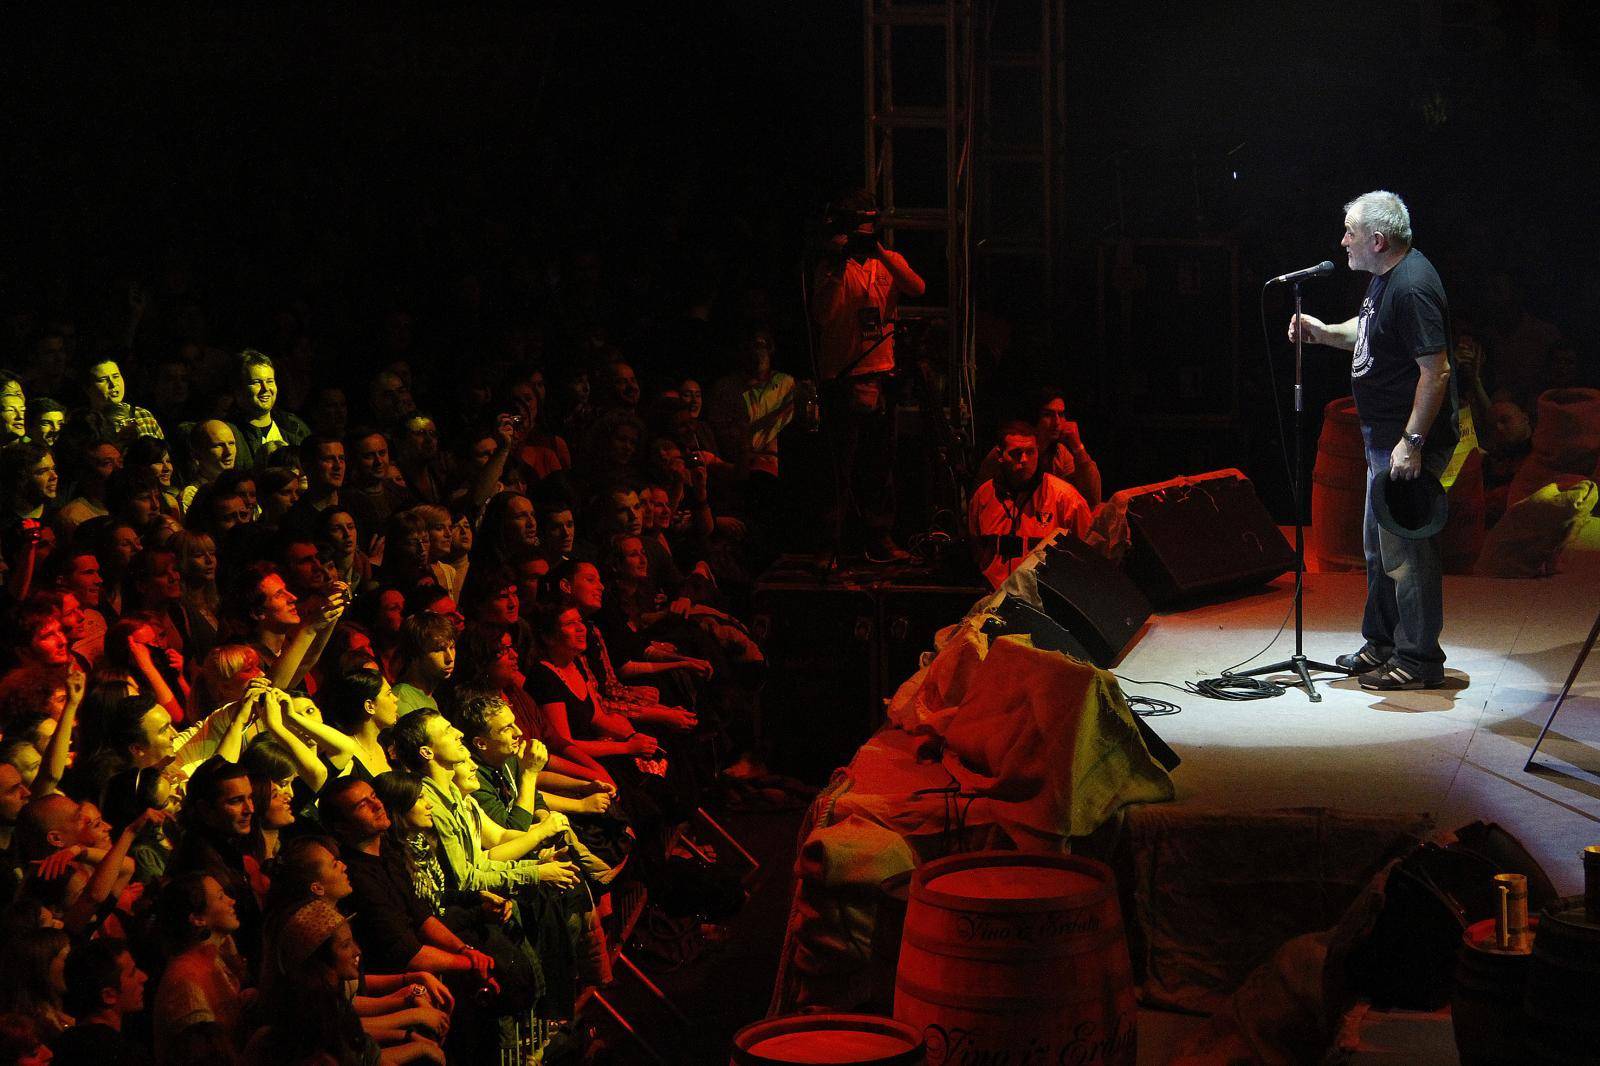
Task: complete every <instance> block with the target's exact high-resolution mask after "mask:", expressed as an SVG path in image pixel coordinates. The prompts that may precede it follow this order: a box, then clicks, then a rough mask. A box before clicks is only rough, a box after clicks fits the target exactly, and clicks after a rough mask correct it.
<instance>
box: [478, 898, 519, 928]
mask: <svg viewBox="0 0 1600 1066" xmlns="http://www.w3.org/2000/svg"><path fill="white" fill-rule="evenodd" d="M478 898H479V899H481V900H482V901H483V902H482V904H481V906H482V908H483V913H484V914H486V915H488V916H489V918H490V919H491V920H492V921H494V922H496V923H498V924H500V925H505V924H506V923H507V922H509V921H510V920H511V901H510V900H509V899H506V898H505V897H504V896H497V895H495V894H494V893H493V892H479V893H478Z"/></svg>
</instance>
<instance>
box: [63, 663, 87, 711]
mask: <svg viewBox="0 0 1600 1066" xmlns="http://www.w3.org/2000/svg"><path fill="white" fill-rule="evenodd" d="M87 686H88V678H86V677H84V676H83V671H82V670H79V669H78V668H77V667H76V666H74V667H73V668H72V669H70V670H68V671H67V706H69V707H76V706H78V704H80V703H82V702H83V693H84V689H85V688H86V687H87Z"/></svg>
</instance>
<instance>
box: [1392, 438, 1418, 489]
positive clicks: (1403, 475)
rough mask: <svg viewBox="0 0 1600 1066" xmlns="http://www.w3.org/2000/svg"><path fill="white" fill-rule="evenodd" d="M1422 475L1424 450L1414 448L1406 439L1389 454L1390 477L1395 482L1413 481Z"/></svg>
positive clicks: (1402, 439)
mask: <svg viewBox="0 0 1600 1066" xmlns="http://www.w3.org/2000/svg"><path fill="white" fill-rule="evenodd" d="M1421 473H1422V449H1421V448H1413V447H1412V446H1411V445H1410V444H1408V443H1407V442H1406V440H1405V438H1404V437H1402V438H1400V443H1399V444H1396V445H1395V446H1394V451H1392V452H1390V453H1389V477H1390V478H1391V479H1393V480H1395V481H1411V480H1412V479H1414V478H1416V477H1417V476H1418V475H1420V474H1421Z"/></svg>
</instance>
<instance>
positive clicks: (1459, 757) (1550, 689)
mask: <svg viewBox="0 0 1600 1066" xmlns="http://www.w3.org/2000/svg"><path fill="white" fill-rule="evenodd" d="M1293 580H1294V579H1293V576H1292V575H1289V576H1286V577H1284V578H1282V579H1281V580H1279V581H1278V582H1276V583H1275V584H1273V585H1272V586H1270V587H1269V588H1267V589H1265V590H1262V591H1259V592H1257V593H1254V594H1252V595H1248V596H1246V597H1243V598H1241V599H1234V600H1230V601H1228V602H1225V603H1218V604H1214V605H1209V606H1202V607H1196V608H1191V609H1189V610H1187V611H1183V612H1181V613H1174V614H1161V615H1155V616H1153V617H1152V618H1151V619H1150V622H1149V624H1148V625H1147V627H1146V628H1145V630H1144V631H1143V633H1142V634H1141V635H1140V636H1139V638H1138V640H1137V642H1136V643H1135V644H1134V645H1133V646H1132V647H1131V648H1130V649H1129V650H1128V652H1127V654H1126V655H1125V656H1124V657H1123V659H1122V661H1121V663H1120V664H1119V665H1118V666H1117V667H1116V673H1117V674H1118V675H1119V676H1120V677H1121V678H1123V679H1124V680H1123V682H1122V687H1123V691H1124V692H1125V693H1127V694H1129V695H1147V696H1153V697H1156V698H1159V699H1165V700H1170V701H1171V702H1174V703H1177V704H1178V705H1179V706H1181V707H1182V708H1183V710H1182V712H1181V713H1179V714H1176V715H1170V716H1165V717H1160V718H1152V719H1149V724H1150V725H1151V726H1153V727H1154V728H1155V730H1156V732H1157V733H1159V734H1160V735H1161V736H1162V738H1163V739H1165V740H1166V741H1167V742H1168V743H1169V744H1171V745H1172V746H1173V747H1174V748H1175V749H1176V750H1177V751H1178V753H1179V754H1180V755H1181V756H1182V757H1183V764H1182V765H1181V766H1179V767H1178V768H1177V770H1176V771H1174V773H1173V779H1174V781H1175V782H1176V784H1177V788H1178V797H1177V803H1179V804H1194V805H1196V806H1200V807H1206V808H1211V809H1218V808H1220V809H1231V810H1254V809H1263V808H1272V807H1299V806H1326V807H1338V808H1343V809H1346V810H1354V811H1374V812H1378V811H1381V812H1402V811H1404V812H1413V811H1414V812H1428V813H1431V814H1432V815H1433V816H1434V818H1435V821H1436V824H1437V825H1438V826H1439V827H1440V828H1441V829H1453V828H1455V827H1456V826H1458V825H1461V824H1464V823H1467V822H1471V821H1474V820H1479V819H1481V820H1483V821H1494V822H1499V823H1500V824H1501V825H1502V826H1504V827H1505V828H1506V829H1508V830H1510V831H1511V832H1512V833H1514V834H1515V835H1516V836H1517V837H1519V838H1520V839H1521V840H1522V842H1523V843H1524V844H1525V845H1527V847H1528V848H1529V849H1530V850H1531V851H1532V852H1533V853H1534V855H1535V857H1537V858H1538V860H1539V861H1540V862H1541V863H1542V864H1543V865H1544V867H1545V869H1546V871H1547V872H1548V873H1549V874H1550V876H1551V878H1552V879H1553V880H1554V881H1555V883H1556V885H1557V887H1558V888H1559V889H1561V891H1562V892H1564V893H1572V892H1579V891H1581V890H1582V877H1583V875H1582V865H1581V863H1580V861H1579V858H1578V853H1579V851H1580V850H1581V849H1582V847H1583V846H1584V845H1587V844H1594V843H1600V654H1597V655H1593V656H1591V657H1590V661H1589V663H1588V664H1587V665H1586V667H1585V669H1584V671H1583V672H1582V673H1581V674H1580V675H1579V678H1578V681H1577V683H1576V684H1575V685H1574V686H1573V690H1572V694H1571V695H1570V696H1568V698H1567V701H1566V703H1565V704H1564V705H1563V707H1562V709H1561V713H1560V715H1559V716H1558V717H1557V718H1556V722H1555V726H1554V728H1553V729H1552V730H1551V733H1550V735H1549V736H1548V737H1547V738H1546V739H1545V742H1544V744H1543V746H1542V747H1541V748H1540V751H1539V757H1538V763H1539V765H1540V766H1542V767H1543V769H1542V770H1539V771H1537V772H1533V773H1528V772H1525V771H1524V770H1523V763H1524V762H1526V760H1527V758H1528V753H1529V751H1530V749H1531V748H1532V747H1533V742H1534V739H1535V738H1536V737H1537V736H1538V733H1539V728H1540V727H1541V726H1542V725H1543V724H1544V721H1545V719H1546V718H1547V717H1548V716H1549V714H1550V709H1551V707H1552V706H1553V705H1554V702H1555V698H1556V696H1557V694H1558V693H1559V692H1560V688H1561V685H1562V683H1563V682H1564V681H1565V680H1566V677H1567V674H1568V672H1569V671H1570V670H1571V668H1572V664H1573V662H1574V661H1575V660H1576V658H1577V655H1578V651H1579V649H1580V648H1581V647H1582V645H1583V642H1584V640H1585V638H1587V636H1588V635H1589V630H1590V628H1591V627H1592V626H1593V624H1594V621H1595V617H1596V612H1597V611H1600V595H1597V593H1600V570H1596V569H1595V568H1593V567H1584V568H1583V569H1582V570H1581V571H1580V572H1578V573H1567V574H1561V575H1558V576H1556V577H1554V578H1546V579H1540V580H1506V579H1496V578H1480V577H1446V578H1445V632H1444V639H1443V644H1444V648H1445V654H1446V656H1447V657H1448V662H1447V663H1446V666H1445V669H1446V673H1447V675H1448V679H1447V687H1446V688H1444V689H1441V690H1436V691H1426V692H1394V693H1378V692H1368V691H1366V690H1364V689H1362V688H1361V687H1360V686H1359V685H1358V684H1356V681H1355V679H1354V678H1341V677H1340V676H1339V675H1336V674H1324V675H1320V680H1319V681H1318V683H1317V690H1318V691H1319V692H1320V693H1321V694H1322V697H1323V698H1322V702H1320V703H1312V702H1311V701H1310V700H1309V699H1307V698H1306V695H1305V692H1304V690H1303V688H1299V687H1297V688H1292V689H1290V690H1289V691H1288V692H1286V693H1285V694H1284V695H1282V696H1279V697H1277V698H1275V699H1265V700H1254V701H1247V702H1223V701H1218V700H1209V699H1204V698H1201V697H1199V696H1195V695H1192V694H1188V693H1181V692H1176V691H1174V690H1173V689H1170V688H1165V687H1163V686H1159V685H1149V684H1138V683H1135V680H1134V679H1137V680H1138V681H1171V682H1182V681H1185V680H1190V681H1192V680H1197V679H1200V678H1204V677H1212V676H1215V675H1217V674H1218V673H1220V672H1221V671H1222V670H1223V669H1225V668H1226V667H1229V666H1231V665H1233V664H1234V663H1237V662H1238V661H1239V660H1241V659H1243V658H1245V657H1246V656H1248V655H1253V654H1254V653H1255V652H1257V651H1258V650H1260V649H1261V647H1262V646H1263V645H1264V644H1266V642H1267V641H1268V640H1269V639H1270V638H1271V637H1272V634H1273V632H1274V631H1275V630H1276V629H1277V628H1278V625H1279V623H1280V622H1282V621H1283V620H1284V616H1285V613H1286V612H1287V611H1288V610H1289V608H1290V604H1291V602H1292V592H1293ZM1364 595H1365V578H1364V576H1363V575H1361V574H1307V575H1306V593H1305V652H1306V655H1307V656H1309V657H1310V658H1312V659H1319V660H1321V661H1323V662H1332V660H1333V659H1334V657H1335V656H1337V655H1340V654H1343V653H1344V652H1348V651H1353V650H1355V649H1356V648H1357V647H1359V646H1360V644H1361V637H1360V635H1359V627H1360V619H1361V606H1362V602H1363V597H1364ZM1293 626H1294V623H1293V619H1292V617H1291V618H1290V620H1289V623H1288V625H1287V626H1285V628H1284V631H1283V634H1282V635H1281V636H1280V637H1279V638H1278V641H1277V642H1276V643H1275V644H1273V646H1272V647H1271V649H1270V650H1269V651H1267V652H1266V653H1265V654H1263V655H1261V656H1260V657H1259V658H1257V659H1256V660H1255V661H1254V663H1252V665H1255V664H1262V665H1265V664H1267V663H1272V662H1276V661H1279V660H1282V659H1287V658H1288V657H1289V655H1290V654H1292V652H1293V649H1294V633H1293ZM1279 680H1285V678H1282V677H1280V678H1279Z"/></svg>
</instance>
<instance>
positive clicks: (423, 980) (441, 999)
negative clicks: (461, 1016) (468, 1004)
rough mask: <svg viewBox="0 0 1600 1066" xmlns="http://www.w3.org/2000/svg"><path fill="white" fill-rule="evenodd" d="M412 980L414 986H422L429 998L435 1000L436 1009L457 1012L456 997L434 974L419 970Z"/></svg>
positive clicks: (412, 976)
mask: <svg viewBox="0 0 1600 1066" xmlns="http://www.w3.org/2000/svg"><path fill="white" fill-rule="evenodd" d="M411 980H412V982H413V983H414V984H419V985H421V986H422V988H423V990H424V991H425V992H427V994H428V998H429V999H431V1000H433V1005H434V1006H435V1007H438V1008H439V1009H440V1010H444V1011H451V1010H455V1007H456V997H454V996H452V995H451V994H450V990H449V989H448V988H446V987H445V985H444V982H443V981H441V980H439V979H438V978H437V977H435V976H434V975H433V974H431V973H429V972H428V971H426V970H419V971H417V972H416V973H414V974H412V975H411Z"/></svg>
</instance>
